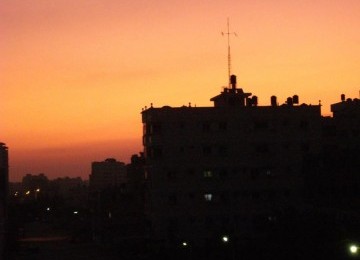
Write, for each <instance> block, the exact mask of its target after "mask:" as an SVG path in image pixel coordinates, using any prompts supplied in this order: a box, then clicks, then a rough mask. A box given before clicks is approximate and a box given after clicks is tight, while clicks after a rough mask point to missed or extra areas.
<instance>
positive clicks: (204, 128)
mask: <svg viewBox="0 0 360 260" xmlns="http://www.w3.org/2000/svg"><path fill="white" fill-rule="evenodd" d="M202 131H203V133H209V132H210V131H211V125H210V123H209V122H204V123H202Z"/></svg>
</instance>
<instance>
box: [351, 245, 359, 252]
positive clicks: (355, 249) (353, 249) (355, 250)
mask: <svg viewBox="0 0 360 260" xmlns="http://www.w3.org/2000/svg"><path fill="white" fill-rule="evenodd" d="M358 250H359V247H358V246H357V245H354V244H352V245H350V246H349V251H350V253H351V254H352V255H356V254H357V253H358Z"/></svg>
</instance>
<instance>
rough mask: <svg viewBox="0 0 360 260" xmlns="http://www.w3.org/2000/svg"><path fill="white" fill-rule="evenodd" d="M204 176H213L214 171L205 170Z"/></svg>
mask: <svg viewBox="0 0 360 260" xmlns="http://www.w3.org/2000/svg"><path fill="white" fill-rule="evenodd" d="M203 176H204V178H212V177H213V172H212V171H210V170H205V171H204V172H203Z"/></svg>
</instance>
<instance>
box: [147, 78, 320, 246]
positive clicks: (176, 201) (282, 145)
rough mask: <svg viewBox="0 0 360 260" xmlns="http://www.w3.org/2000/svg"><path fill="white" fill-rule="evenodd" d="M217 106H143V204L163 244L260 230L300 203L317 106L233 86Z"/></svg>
mask: <svg viewBox="0 0 360 260" xmlns="http://www.w3.org/2000/svg"><path fill="white" fill-rule="evenodd" d="M211 100H212V101H213V102H214V107H191V106H190V105H189V106H183V107H169V106H164V107H161V108H155V107H152V106H151V107H150V108H147V109H145V110H143V111H142V122H143V129H144V130H143V131H144V132H143V145H144V155H145V162H146V164H145V167H146V172H145V178H146V183H147V206H146V211H147V215H148V217H149V220H150V222H151V236H152V239H153V240H154V241H159V242H161V243H165V244H166V243H174V242H175V243H177V242H179V241H192V242H194V243H205V242H206V241H211V240H217V239H220V237H221V236H223V235H230V236H231V235H232V236H242V237H244V236H246V235H249V234H255V233H256V232H255V233H254V231H257V233H261V230H262V229H263V228H264V227H266V226H267V225H272V224H273V223H275V222H276V221H278V220H279V219H280V218H281V216H282V215H284V214H286V212H287V211H289V210H291V209H293V208H296V207H301V205H302V193H303V178H302V163H303V158H304V157H305V156H307V155H308V154H311V153H317V152H318V151H319V149H320V145H321V142H320V133H321V131H320V129H321V113H320V105H306V104H299V98H298V96H297V95H294V96H293V97H289V98H288V99H287V101H286V103H285V104H283V105H278V102H277V99H276V97H275V96H272V97H271V105H270V106H258V98H257V97H256V96H252V94H251V93H245V92H244V91H243V90H242V89H241V88H237V86H236V77H235V76H231V86H230V87H229V88H224V90H223V92H221V94H219V95H218V96H215V97H213V98H212V99H211Z"/></svg>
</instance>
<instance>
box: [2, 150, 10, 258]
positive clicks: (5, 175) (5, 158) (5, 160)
mask: <svg viewBox="0 0 360 260" xmlns="http://www.w3.org/2000/svg"><path fill="white" fill-rule="evenodd" d="M8 183H9V155H8V148H7V146H6V145H5V144H4V143H0V258H1V259H5V244H6V226H7V225H6V223H7V204H8Z"/></svg>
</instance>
